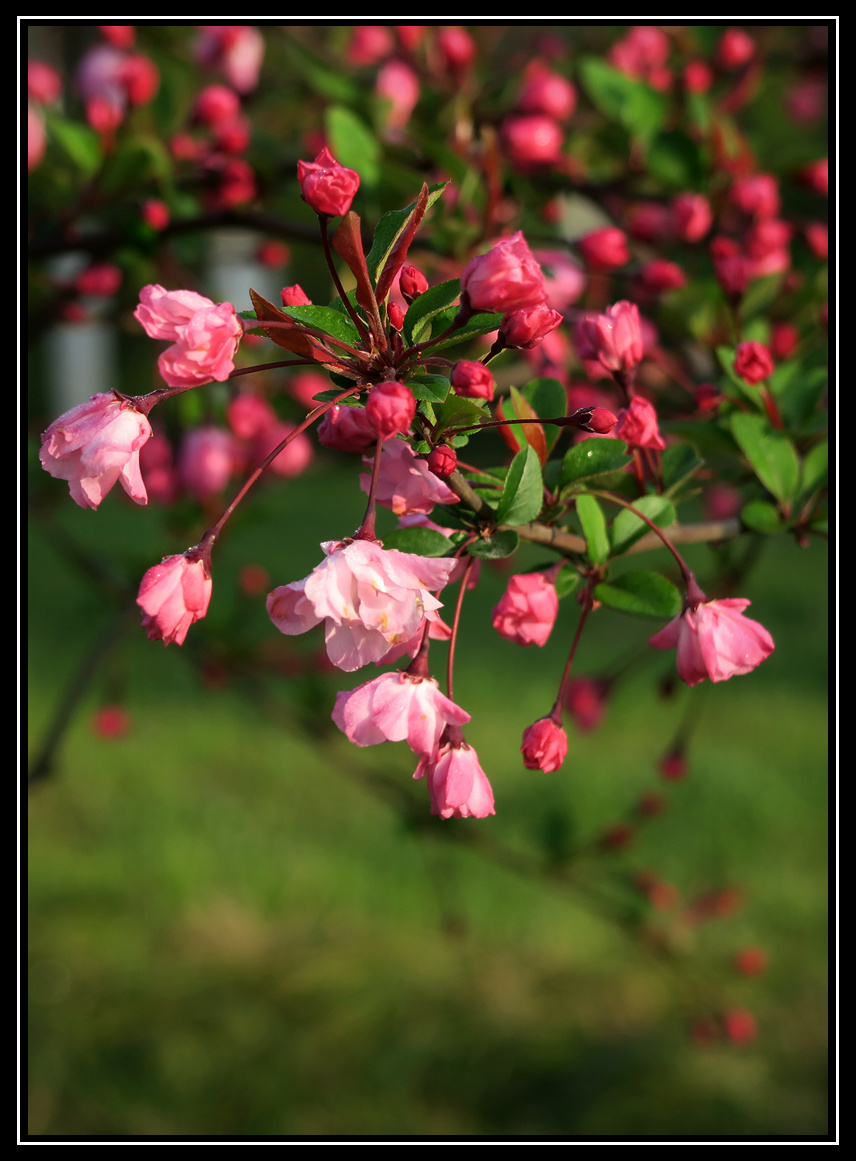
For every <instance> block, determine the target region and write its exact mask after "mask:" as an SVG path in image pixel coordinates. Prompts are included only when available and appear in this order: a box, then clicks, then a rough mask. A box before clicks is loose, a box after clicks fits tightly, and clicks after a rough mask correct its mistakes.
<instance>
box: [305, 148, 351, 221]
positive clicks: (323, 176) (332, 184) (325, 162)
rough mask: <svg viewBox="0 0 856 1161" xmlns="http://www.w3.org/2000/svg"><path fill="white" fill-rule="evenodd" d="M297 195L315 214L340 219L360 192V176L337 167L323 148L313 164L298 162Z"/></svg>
mask: <svg viewBox="0 0 856 1161" xmlns="http://www.w3.org/2000/svg"><path fill="white" fill-rule="evenodd" d="M297 180H298V181H299V182H300V194H301V197H302V198H303V200H304V201H305V202H306V203H307V205H309V206H311V207H312V209H313V210H315V212H316V214H329V215H330V216H331V217H336V216H338V215H343V214H346V213H347V212H348V210H349V209H350V208H351V202H352V201H353V200H354V194H356V192H357V190H358V189H359V188H360V175H359V174H358V173H357V172H356V171H355V170H353V169H347V168H346V167H345V166H344V165H340V164H339V162H338V161H337V160H336V158H335V157H334V156H333V154H332V153H331V152H330V150H329V149H328V148H327V146H326V145H325V146H324V148H323V149H322V150H321V152H320V153H319V154H318V156H317V157H316V158H315V160H314V161H298V163H297Z"/></svg>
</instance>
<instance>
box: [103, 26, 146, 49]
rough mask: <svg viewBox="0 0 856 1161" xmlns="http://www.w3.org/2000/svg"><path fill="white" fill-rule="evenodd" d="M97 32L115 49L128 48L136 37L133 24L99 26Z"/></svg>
mask: <svg viewBox="0 0 856 1161" xmlns="http://www.w3.org/2000/svg"><path fill="white" fill-rule="evenodd" d="M98 31H99V32H100V33H101V35H102V36H103V37H104V39H105V40H109V41H110V43H111V44H112V45H115V47H116V48H130V47H131V45H132V44H133V43H134V40H135V39H136V35H137V30H136V28H135V27H134V25H133V24H99V25H98Z"/></svg>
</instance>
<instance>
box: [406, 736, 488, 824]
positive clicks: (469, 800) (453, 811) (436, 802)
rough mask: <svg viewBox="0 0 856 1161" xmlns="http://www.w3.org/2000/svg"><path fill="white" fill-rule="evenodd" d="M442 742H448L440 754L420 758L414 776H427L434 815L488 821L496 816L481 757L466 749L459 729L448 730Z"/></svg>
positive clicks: (472, 750)
mask: <svg viewBox="0 0 856 1161" xmlns="http://www.w3.org/2000/svg"><path fill="white" fill-rule="evenodd" d="M443 738H444V739H445V742H444V744H443V745H442V746H441V747H440V749H439V750H438V751H437V753H435V754H434V755H433V756H431V757H428V756H425V757H422V758H420V760H419V765H418V766H417V767H416V771H415V773H414V775H413V777H414V778H424V777H425V776H426V775H427V778H428V794H429V796H430V798H431V813H432V814H439V816H440V817H441V818H487V816H488V815H489V814H496V811H495V810H494V803H493V790H491V786H490V783H489V782H488V780H487V775H486V774H485V772H484V770H482V768H481V765H480V764H479V757H478V754H477V753H476V752H475V750H474V749H473V748H472V746H468V745H467V743H466V742H465V741H464V735H463V734H462V733H461V731H460V729H458V727H457V726H449V727H448V728H447V729H446V732H445V733H444V734H443ZM441 740H442V739H441Z"/></svg>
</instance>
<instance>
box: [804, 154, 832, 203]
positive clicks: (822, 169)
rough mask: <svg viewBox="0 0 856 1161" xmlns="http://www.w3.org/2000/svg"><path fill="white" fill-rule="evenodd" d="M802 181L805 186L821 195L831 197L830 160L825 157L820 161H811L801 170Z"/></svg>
mask: <svg viewBox="0 0 856 1161" xmlns="http://www.w3.org/2000/svg"><path fill="white" fill-rule="evenodd" d="M800 180H801V181H802V183H803V185H804V186H806V187H807V188H808V189H810V190H811V191H812V193H816V194H820V196H821V197H825V198H828V197H829V158H828V157H823V158H821V159H820V160H819V161H811V162H809V164H808V165H804V166H803V168H802V169H801V170H800Z"/></svg>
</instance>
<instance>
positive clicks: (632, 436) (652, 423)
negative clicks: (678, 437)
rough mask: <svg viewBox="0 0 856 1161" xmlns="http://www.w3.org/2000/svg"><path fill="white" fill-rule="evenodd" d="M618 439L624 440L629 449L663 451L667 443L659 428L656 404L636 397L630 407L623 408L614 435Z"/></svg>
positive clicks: (638, 396)
mask: <svg viewBox="0 0 856 1161" xmlns="http://www.w3.org/2000/svg"><path fill="white" fill-rule="evenodd" d="M613 434H614V435H615V438H616V439H623V440H624V442H625V443H626V444H627V445H628V446H629V447H646V448H651V449H652V450H655V451H663V449H664V448H665V446H666V445H665V443H664V442H663V437H662V436H661V435H660V429H659V427H658V426H657V412H656V409H655V408H654V404H653V403H651V402H650V401H649V400H647V399H643V397H642V396H641V395H635V396H634V397H633V399H632V400H631V401H630V406H629V407H622V409H621V410H620V411H619V413H618V422H617V423H616V425H615V431H614V433H613Z"/></svg>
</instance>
